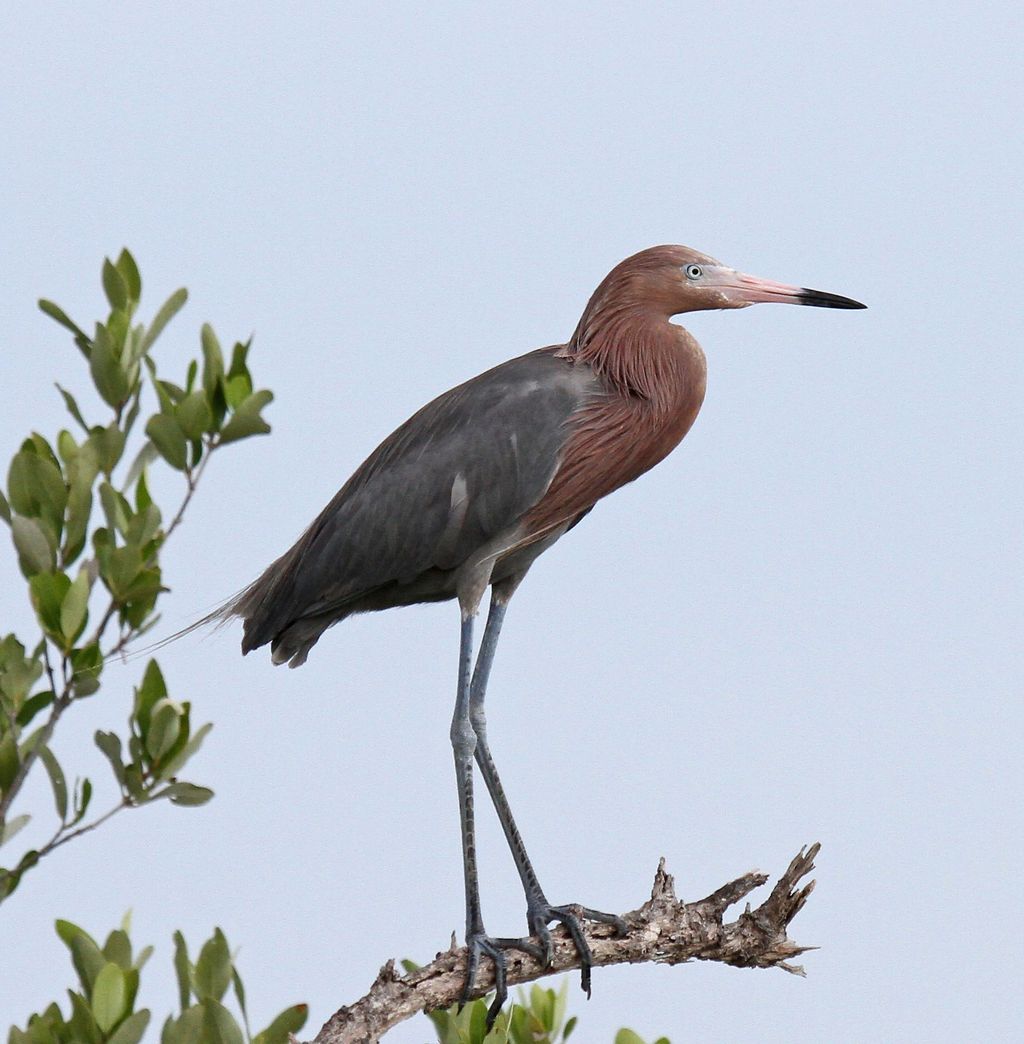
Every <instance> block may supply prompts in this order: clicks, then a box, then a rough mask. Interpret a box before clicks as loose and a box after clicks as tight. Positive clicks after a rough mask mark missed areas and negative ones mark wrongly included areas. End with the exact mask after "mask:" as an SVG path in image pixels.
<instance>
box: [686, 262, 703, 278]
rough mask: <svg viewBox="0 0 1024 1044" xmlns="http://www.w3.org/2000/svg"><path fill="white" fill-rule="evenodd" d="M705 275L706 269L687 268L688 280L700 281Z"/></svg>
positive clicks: (697, 266)
mask: <svg viewBox="0 0 1024 1044" xmlns="http://www.w3.org/2000/svg"><path fill="white" fill-rule="evenodd" d="M703 274H704V269H703V268H701V267H700V265H687V266H686V278H687V279H700V277H701V276H702V275H703Z"/></svg>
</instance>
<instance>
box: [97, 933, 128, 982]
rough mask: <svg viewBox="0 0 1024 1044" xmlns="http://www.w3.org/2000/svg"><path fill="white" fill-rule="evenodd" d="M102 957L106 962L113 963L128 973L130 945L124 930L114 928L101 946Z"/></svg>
mask: <svg viewBox="0 0 1024 1044" xmlns="http://www.w3.org/2000/svg"><path fill="white" fill-rule="evenodd" d="M103 956H104V957H106V959H107V960H108V961H113V962H114V963H115V964H116V965H117V966H118V967H119V968H120V969H121V970H122V971H129V970H130V969H131V967H132V943H131V939H129V938H128V932H127V930H126V929H124V928H115V929H114V930H113V931H112V932H111V933H110V934H109V935H108V936H107V941H106V942H105V943H104V944H103Z"/></svg>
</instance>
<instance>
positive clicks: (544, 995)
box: [402, 961, 671, 1044]
mask: <svg viewBox="0 0 1024 1044" xmlns="http://www.w3.org/2000/svg"><path fill="white" fill-rule="evenodd" d="M402 963H403V964H404V966H405V969H406V971H415V970H416V969H417V967H418V966H417V965H416V964H414V963H413V962H412V961H403V962H402ZM568 991H569V980H568V979H563V980H562V985H561V986H560V987H559V989H558V990H554V989H545V988H544V987H542V986H537V985H536V984H534V985H532V986H531V987H530V989H529V990H525V989H523V990H519V997H518V1000H516V1001H515V1002H514V1003H512V1004H510V1005H509V1006H508V1007H507V1008H504V1009H503V1010H502V1011H501V1012H499V1014H498V1017H497V1019H495V1022H494V1026H493V1027H492V1029H491V1031H490V1033H487V1032H486V1030H487V1010H488V1008H489V1007H490V1005H491V1002H492V1001H493V999H494V996H493V994H492V995H490V996H487V997H481V998H479V999H478V1000H475V1001H470V1002H469V1003H468V1004H466V1005H464V1006H462V1007H461V1008H460V1006H459V1005H458V1004H454V1005H452V1007H450V1008H447V1009H446V1010H444V1011H428V1012H427V1018H429V1019H430V1021H431V1022H432V1023H433V1024H434V1032H435V1033H436V1034H437V1040H438V1044H484V1042H486V1044H564V1042H565V1041H567V1040H568V1039H569V1037H570V1036H571V1035H572V1033H573V1031H574V1030H575V1029H576V1025H577V1016H575V1015H573V1016H571V1017H570V1018H568V1019H566V1017H565V1016H566V1007H567V1004H568V996H569V993H568ZM615 1044H644V1040H643V1039H642V1038H641V1037H640V1036H638V1035H637V1034H636V1033H634V1032H633V1030H631V1029H620V1030H619V1032H618V1033H616V1035H615ZM654 1044H671V1042H670V1041H669V1039H668V1037H659V1038H658V1039H657V1040H656V1041H654Z"/></svg>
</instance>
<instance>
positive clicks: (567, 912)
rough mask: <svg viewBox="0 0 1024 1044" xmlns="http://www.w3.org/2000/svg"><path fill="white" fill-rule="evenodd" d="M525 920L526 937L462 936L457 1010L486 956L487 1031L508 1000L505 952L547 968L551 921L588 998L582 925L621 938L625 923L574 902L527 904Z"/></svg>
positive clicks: (482, 933) (550, 958)
mask: <svg viewBox="0 0 1024 1044" xmlns="http://www.w3.org/2000/svg"><path fill="white" fill-rule="evenodd" d="M526 920H527V924H528V925H529V928H530V935H529V937H527V938H522V939H504V938H493V937H491V936H489V935H488V934H487V933H486V932H485V931H484V930H483V929H482V928H481V929H480V930H479V931H475V932H470V933H469V934H468V935H467V936H466V949H467V950H468V951H469V958H468V960H467V962H466V983H465V985H464V986H463V988H462V997H461V998H460V1000H459V1007H460V1008H461V1007H462V1005H463V1004H466V1003H467V1002H468V1001H469V999H470V996H471V995H472V993H473V988H474V985H475V983H476V973H477V971H478V969H479V967H480V957H481V956H487V957H490V958H491V960H492V961H493V963H494V1000H493V1002H492V1003H491V1006H490V1007H489V1008H488V1009H487V1032H490V1030H491V1027H492V1026H493V1025H494V1020H495V1019H496V1018H497V1017H498V1012H500V1011H501V1009H502V1007H503V1006H504V1004H505V1001H506V1000H508V984H507V977H508V962H507V960H506V958H505V951H506V950H520V951H521V952H523V953H528V954H529V955H530V956H531V957H533V958H534V959H535V960H536V961H538V962H539V963H540V964H541V966H542V967H544V968H547V967H549V966H550V965H551V962H552V961H553V960H554V955H555V947H554V942H553V941H552V938H551V931H550V930H549V928H548V925H549V924H551V923H552V922H553V921H558V922H559V923H560V924H563V925H565V930H566V931H567V932H568V933H569V938H570V939H571V940H572V943H573V946H575V947H576V952H577V953H578V954H579V957H580V986H581V987H582V988H583V991H584V993H586V995H587V997H588V998H589V997H590V969H591V965H592V957H591V953H590V945H589V943H588V942H587V939H586V936H585V935H584V932H583V923H584V922H585V921H595V922H597V923H598V924H610V925H611V926H612V927H613V928H615V930H616V934H618V935H625V934H626V930H627V929H626V922H625V921H624V920H623V919H622V918H621V917H618V916H616V915H615V914H608V913H602V912H601V911H600V910H591V909H590V907H588V906H578V905H577V904H575V903H572V904H569V905H567V906H552V905H551V904H550V903H548V902H547V900H540V901H537V902H531V903H530V905H529V906H528V908H527V911H526Z"/></svg>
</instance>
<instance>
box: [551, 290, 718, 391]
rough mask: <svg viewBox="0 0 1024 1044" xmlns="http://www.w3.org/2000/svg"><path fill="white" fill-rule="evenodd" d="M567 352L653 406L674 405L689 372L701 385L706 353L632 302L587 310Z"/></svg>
mask: <svg viewBox="0 0 1024 1044" xmlns="http://www.w3.org/2000/svg"><path fill="white" fill-rule="evenodd" d="M592 304H593V303H592ZM565 354H566V356H567V357H569V358H573V359H576V360H578V361H580V362H585V363H587V364H588V365H589V366H591V367H592V368H593V369H594V371H595V372H596V373H598V374H600V375H601V376H602V377H603V378H604V379H605V380H607V381H608V382H609V383H610V384H612V385H613V386H615V387H616V388H617V389H618V390H620V391H622V392H625V393H627V394H629V395H633V396H638V397H639V398H642V399H646V400H648V401H649V402H650V403H651V404H652V405H654V406H655V407H659V406H660V407H665V408H672V407H673V406H674V402H675V399H676V397H677V396H678V392H679V384H680V383H681V382H685V383H689V381H688V380H687V376H688V374H689V372H690V371H691V370H699V371H700V374H701V380H700V383H701V385H702V384H703V371H704V353H703V352H702V351H701V349H700V346H699V345H698V344H697V342H696V341H695V340H694V339H693V337H691V336H690V334H688V333H687V332H686V331H685V330H684V329H683V328H682V327H680V326H676V325H675V324H673V323H671V322H670V321H669V317H668V316H667V315H664V314H662V313H660V312H658V311H657V310H655V309H650V308H646V307H644V306H642V305H638V304H635V303H632V302H630V303H623V304H616V303H613V302H608V303H601V304H600V305H599V306H598V307H596V308H592V307H588V309H587V311H586V312H584V313H583V317H582V318H581V319H580V323H579V326H577V327H576V331H575V333H574V334H573V336H572V339H571V340H570V341H569V343H568V344H567V345H566V346H565ZM694 376H696V374H694Z"/></svg>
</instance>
